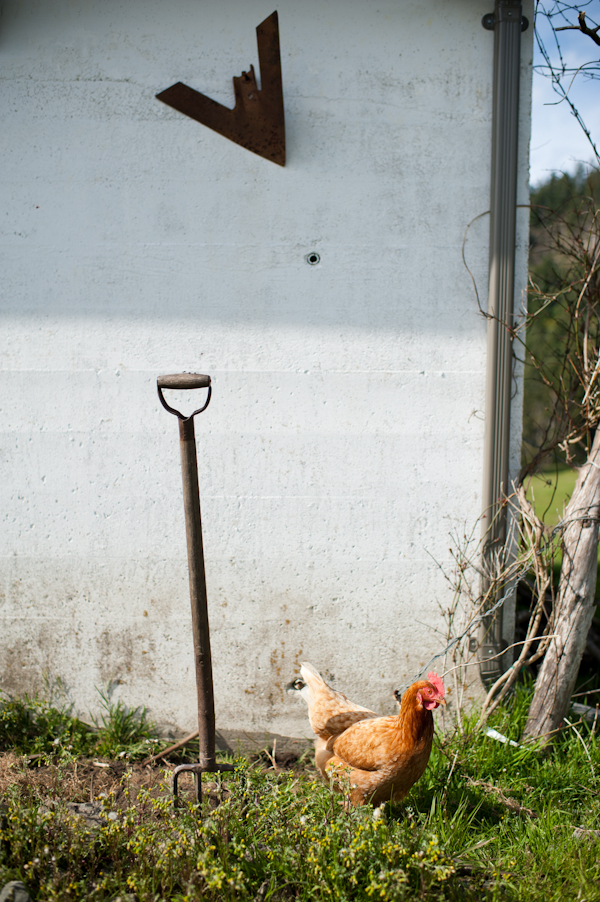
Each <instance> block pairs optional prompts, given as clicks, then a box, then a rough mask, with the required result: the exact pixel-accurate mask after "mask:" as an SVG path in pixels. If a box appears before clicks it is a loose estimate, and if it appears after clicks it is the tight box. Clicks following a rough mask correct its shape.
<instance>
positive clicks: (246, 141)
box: [156, 12, 285, 166]
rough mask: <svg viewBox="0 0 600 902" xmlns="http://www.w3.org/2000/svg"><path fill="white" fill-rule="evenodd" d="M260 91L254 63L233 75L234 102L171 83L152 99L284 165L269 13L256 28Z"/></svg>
mask: <svg viewBox="0 0 600 902" xmlns="http://www.w3.org/2000/svg"><path fill="white" fill-rule="evenodd" d="M256 40H257V43H258V62H259V66H260V78H261V89H260V91H259V90H258V88H257V86H256V76H255V74H254V66H250V71H249V72H242V74H241V75H240V76H234V78H233V91H234V94H235V106H234V108H233V109H232V110H230V109H229V107H226V106H223V105H222V104H221V103H217V102H216V101H215V100H211V99H210V97H206V96H205V95H204V94H201V93H200V92H199V91H195V90H194V89H193V88H190V87H188V86H187V85H184V84H183V83H182V82H180V81H178V82H177V84H175V85H172V87H170V88H167V89H166V91H161V93H160V94H157V95H156V97H157V98H158V100H162V102H163V103H166V104H168V105H169V106H171V107H173V109H175V110H178V111H179V112H180V113H183V114H184V115H185V116H189V117H190V118H191V119H195V120H196V121H197V122H200V123H202V125H207V126H208V127H209V128H212V129H213V131H215V132H218V133H219V134H220V135H223V137H224V138H229V140H230V141H235V143H236V144H241V146H242V147H245V148H246V149H247V150H251V151H252V152H253V153H257V154H258V155H259V156H261V157H265V159H267V160H272V162H273V163H278V164H279V165H280V166H285V120H284V113H283V85H282V81H281V56H280V52H279V20H278V17H277V12H274V13H272V14H271V15H270V16H269V17H268V18H267V19H265V20H264V22H261V23H260V25H259V26H258V27H257V29H256Z"/></svg>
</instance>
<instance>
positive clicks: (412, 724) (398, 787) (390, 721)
mask: <svg viewBox="0 0 600 902" xmlns="http://www.w3.org/2000/svg"><path fill="white" fill-rule="evenodd" d="M444 695H445V689H444V684H443V683H442V681H441V679H440V678H439V676H437V674H435V673H429V674H428V679H426V680H418V681H417V682H416V683H413V684H412V686H410V687H409V688H408V689H407V690H406V692H405V693H404V694H403V696H402V700H401V702H400V711H399V713H398V714H397V715H395V716H391V717H377V718H375V719H373V717H372V716H371V717H370V718H369V719H367V720H364V719H363V720H360V721H359V722H358V723H354V724H353V725H352V726H350V727H348V728H347V729H346V730H344V732H343V733H341V734H338V735H332V736H331V737H330V738H329V739H328V740H327V742H326V743H325V745H324V747H322V748H321V749H319V748H317V767H318V768H319V770H320V771H321V773H322V774H323V776H326V777H328V778H329V779H331V780H332V782H333V785H334V786H335V788H336V789H338V790H340V791H343V790H345V789H347V788H348V786H349V789H350V801H351V802H352V803H353V804H354V805H363V804H365V803H366V802H371V803H372V804H373V805H379V804H381V803H382V802H386V801H388V800H393V801H400V800H401V799H403V798H404V797H405V796H406V795H407V794H408V791H409V790H410V788H411V786H413V785H414V784H415V783H416V781H417V780H418V779H419V777H421V776H422V774H423V772H424V771H425V768H426V767H427V762H428V761H429V756H430V754H431V746H432V743H433V715H432V711H433V710H434V709H435V708H437V707H438V705H445V704H446V702H445V700H444Z"/></svg>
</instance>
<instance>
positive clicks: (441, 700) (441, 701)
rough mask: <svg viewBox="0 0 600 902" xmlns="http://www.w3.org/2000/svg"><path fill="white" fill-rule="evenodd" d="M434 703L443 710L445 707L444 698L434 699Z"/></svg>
mask: <svg viewBox="0 0 600 902" xmlns="http://www.w3.org/2000/svg"><path fill="white" fill-rule="evenodd" d="M436 702H437V703H438V705H443V706H444V708H445V707H446V699H445V698H439V697H438V698H436Z"/></svg>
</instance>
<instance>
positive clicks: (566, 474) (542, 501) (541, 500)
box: [527, 466, 600, 599]
mask: <svg viewBox="0 0 600 902" xmlns="http://www.w3.org/2000/svg"><path fill="white" fill-rule="evenodd" d="M576 479H577V470H573V469H571V467H565V466H560V467H556V468H554V469H552V470H546V471H544V472H542V473H538V474H537V475H536V476H534V477H533V479H532V480H531V485H530V488H529V490H528V492H527V497H528V498H529V500H530V501H531V502H532V503H533V507H534V510H535V512H536V514H537V515H538V517H539V518H540V520H543V522H544V523H545V524H546V526H549V527H551V528H552V527H554V526H556V525H557V523H559V522H560V520H561V519H562V517H563V515H564V511H565V508H566V506H567V503H568V501H569V499H570V497H571V495H572V494H573V489H574V488H575V481H576ZM561 563H562V554H561V553H560V552H558V554H557V555H556V557H555V560H554V585H555V586H558V580H559V577H560V567H561ZM596 598H597V599H598V598H600V547H599V549H598V576H597V579H596Z"/></svg>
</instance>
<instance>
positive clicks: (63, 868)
mask: <svg viewBox="0 0 600 902" xmlns="http://www.w3.org/2000/svg"><path fill="white" fill-rule="evenodd" d="M530 696H531V690H530V688H528V687H520V688H519V689H518V691H517V692H516V694H515V695H514V696H513V698H512V699H511V701H510V703H508V704H507V705H505V706H503V707H501V708H499V709H497V711H496V712H495V713H494V715H493V717H492V719H491V721H490V725H491V726H493V727H494V728H495V729H496V730H497V731H499V732H501V733H503V734H504V735H505V736H507V737H508V738H509V739H512V740H513V741H514V742H516V743H517V745H515V746H513V745H510V744H509V743H504V744H503V743H501V742H498V741H496V740H494V739H491V738H490V737H488V736H486V734H485V732H483V731H481V730H479V731H478V730H477V729H476V722H477V715H476V713H474V715H473V717H472V719H470V718H466V719H465V720H464V721H463V730H464V732H463V734H462V735H461V734H458V733H457V734H452V735H450V734H447V735H446V736H438V737H437V740H436V745H435V747H434V751H433V754H432V758H431V761H430V765H429V767H428V769H427V771H426V772H425V775H424V776H423V778H422V779H421V780H420V781H419V782H418V783H417V784H416V785H415V787H414V788H413V790H412V792H411V795H410V796H409V798H408V800H407V801H408V804H406V805H405V804H402V805H389V804H388V805H387V806H386V807H385V808H384V809H382V810H375V811H373V809H372V808H370V807H368V806H365V807H361V808H356V809H355V808H350V807H348V806H347V805H346V804H345V800H344V798H343V796H340V795H337V794H333V793H332V792H331V791H330V789H329V787H328V786H326V785H324V784H323V783H321V782H320V781H318V780H317V779H316V776H315V774H314V771H313V770H312V768H311V766H306V765H304V766H303V767H302V768H301V769H298V768H296V769H287V770H285V771H279V770H278V768H277V767H276V766H275V767H273V766H271V767H270V768H268V769H266V766H265V763H264V759H263V760H261V761H254V762H250V761H248V760H246V759H237V760H236V770H235V772H234V773H233V774H232V775H227V776H226V777H224V778H223V781H222V782H221V781H220V779H219V778H217V779H216V781H215V778H214V777H210V776H206V777H205V782H204V789H205V793H204V798H205V800H204V803H203V810H202V811H200V810H199V809H198V806H197V805H196V803H195V802H194V800H193V797H192V794H191V792H190V794H189V795H188V796H187V797H186V796H185V794H184V803H183V806H182V807H181V808H180V809H178V810H174V809H173V807H172V801H171V796H170V790H169V786H168V777H169V768H168V767H160V768H159V767H156V768H149V767H144V766H142V765H141V764H136V763H130V764H126V763H124V762H120V763H117V764H115V765H111V767H110V769H107V768H106V767H103V768H101V769H96V770H95V771H94V767H93V764H92V763H91V762H88V763H86V762H85V761H83V760H81V759H80V760H78V761H73V760H72V761H67V760H66V759H62V760H60V761H58V763H54V764H48V765H45V766H43V767H37V768H30V767H27V763H26V761H24V760H23V759H19V758H17V757H16V756H15V755H10V754H7V755H5V756H3V757H2V758H0V789H1V790H2V791H3V802H2V808H1V817H2V827H1V837H0V885H3V884H4V883H6V882H8V881H9V880H22V881H23V882H24V883H25V884H26V886H27V887H28V888H29V890H30V892H31V894H32V897H33V898H34V899H35V900H46V902H51V900H58V899H61V900H64V899H73V900H114V899H116V898H117V897H118V896H121V898H122V899H125V898H130V899H137V900H139V902H146V900H148V902H150V900H152V902H158V900H177V902H184V900H190V902H191V900H196V899H203V900H248V902H252V900H258V902H260V900H272V902H275V900H279V902H283V900H288V899H289V900H295V899H297V900H307V902H308V900H321V899H332V900H341V902H346V900H348V902H349V900H365V899H366V900H368V899H373V900H380V899H381V900H412V899H427V900H448V902H452V900H461V902H464V900H515V902H517V900H518V902H520V900H523V902H530V900H531V902H533V900H535V902H539V900H540V899H544V900H557V902H558V900H564V899H571V898H572V899H580V900H584V899H585V900H588V902H594V900H600V856H599V854H598V853H599V852H600V801H599V798H598V791H597V777H598V773H599V772H600V742H599V740H598V736H597V735H596V733H595V731H594V730H593V729H592V726H591V725H588V724H584V723H578V722H576V720H575V719H573V721H572V726H570V727H568V728H567V729H566V730H565V732H564V733H563V734H562V735H561V736H560V738H559V739H558V740H557V742H556V743H555V745H554V747H553V748H552V749H551V750H549V751H545V752H540V751H538V750H537V749H536V747H535V746H534V745H531V744H530V745H526V746H525V745H521V744H520V734H521V731H522V728H523V726H524V722H525V718H526V713H527V707H528V703H529V700H530ZM190 785H191V784H190ZM84 803H87V805H84ZM84 807H87V808H88V809H93V810H94V811H95V812H96V814H95V816H94V817H92V820H91V822H90V820H89V818H88V819H87V820H85V819H84V818H83V816H82V814H81V811H82V809H83V808H84Z"/></svg>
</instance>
